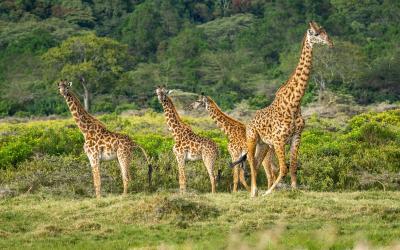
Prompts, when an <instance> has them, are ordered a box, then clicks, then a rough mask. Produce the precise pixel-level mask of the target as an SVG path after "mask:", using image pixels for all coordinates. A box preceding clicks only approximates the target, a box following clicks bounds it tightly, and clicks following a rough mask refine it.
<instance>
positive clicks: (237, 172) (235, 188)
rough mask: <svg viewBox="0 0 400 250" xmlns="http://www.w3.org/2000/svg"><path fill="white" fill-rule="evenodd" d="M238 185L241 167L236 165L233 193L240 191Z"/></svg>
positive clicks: (234, 168)
mask: <svg viewBox="0 0 400 250" xmlns="http://www.w3.org/2000/svg"><path fill="white" fill-rule="evenodd" d="M238 183H239V166H238V165H236V166H235V167H233V192H235V193H236V192H237V191H238Z"/></svg>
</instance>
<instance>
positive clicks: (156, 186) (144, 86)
mask: <svg viewBox="0 0 400 250" xmlns="http://www.w3.org/2000/svg"><path fill="white" fill-rule="evenodd" d="M310 21H316V22H317V23H318V24H319V25H321V26H323V27H324V29H325V30H326V32H327V34H328V35H329V37H330V39H331V40H332V41H333V43H334V47H333V48H328V46H319V45H317V46H315V48H314V49H313V53H314V54H313V59H312V64H313V67H312V71H311V75H310V78H309V81H308V86H307V89H306V92H305V94H304V96H303V98H302V99H301V111H302V114H303V117H304V118H305V123H306V125H305V128H304V131H303V132H302V135H301V143H300V148H299V157H298V170H297V177H298V189H293V188H291V187H290V181H291V180H290V176H286V177H284V178H283V179H282V181H281V183H280V184H279V186H277V188H276V190H275V191H274V192H273V193H271V194H269V195H267V196H261V195H260V196H258V197H256V198H250V193H249V192H248V191H246V189H245V188H244V187H243V186H240V187H239V191H238V192H234V187H233V178H232V172H233V171H232V168H230V167H229V165H230V163H231V157H230V154H229V152H228V147H227V145H228V143H229V142H228V139H227V136H226V135H225V134H224V133H223V131H221V129H219V128H218V127H217V125H216V124H215V122H214V121H213V120H212V119H211V118H210V116H209V114H208V112H207V111H206V110H192V109H191V108H190V107H191V104H192V103H193V102H194V101H195V100H197V99H198V97H199V95H200V94H201V93H204V94H206V95H208V96H210V97H211V98H212V99H213V100H215V102H216V103H217V104H218V106H219V107H220V108H221V110H222V111H224V112H225V113H226V114H228V115H229V116H231V117H233V118H235V119H237V120H239V121H241V122H243V123H247V122H248V121H249V120H250V119H251V118H252V117H254V115H255V113H256V111H257V110H259V109H262V108H264V107H266V106H267V105H269V104H271V102H272V101H273V100H274V98H275V93H276V92H277V90H278V89H279V88H280V87H281V86H282V85H283V84H284V83H285V82H286V81H287V79H288V78H289V76H290V75H291V73H292V72H293V70H294V69H295V67H296V64H297V63H298V61H299V56H300V49H301V46H302V39H303V36H304V33H305V31H306V30H307V29H308V28H309V22H310ZM399 24H400V1H397V0H361V1H360V0H319V1H317V0H1V1H0V249H21V248H29V249H399V247H400V245H399V235H400V225H399V221H400V192H399V190H400V84H399V83H400V43H399V41H400V25H399ZM61 79H67V80H68V82H72V86H71V90H72V92H73V93H75V94H76V96H77V97H78V98H79V100H80V102H81V103H82V105H83V107H84V108H85V109H86V110H88V111H89V113H90V114H93V116H94V117H96V118H97V119H98V120H99V121H100V122H101V123H102V124H104V125H105V127H106V128H107V129H108V130H110V131H113V132H118V133H121V134H123V135H124V136H125V135H128V136H129V137H130V138H131V139H132V140H134V141H135V142H136V143H137V144H138V145H140V146H141V147H143V148H144V150H145V152H147V154H148V157H149V159H150V160H149V161H150V163H151V164H150V165H151V166H152V180H151V181H149V179H148V165H147V162H146V160H147V159H145V158H147V157H144V156H143V155H142V154H140V153H139V152H136V151H135V152H134V153H133V161H132V163H131V166H130V171H131V174H132V180H131V181H130V182H129V185H128V194H126V195H121V194H122V189H123V184H122V179H123V178H121V170H120V168H119V167H118V162H117V161H107V162H106V161H104V162H101V167H100V173H101V183H102V184H101V185H102V186H101V190H102V197H101V198H98V199H95V198H94V197H95V190H94V184H95V181H94V180H93V177H92V170H91V165H90V163H89V160H88V156H87V155H86V153H85V151H84V149H83V144H84V140H85V138H84V136H83V135H82V132H81V131H80V129H79V128H78V126H77V124H76V122H75V120H74V119H73V118H72V116H71V112H70V110H69V109H68V105H67V104H66V101H65V98H64V97H63V96H62V95H60V90H59V87H58V83H59V82H60V80H61ZM162 85H164V86H166V88H168V89H169V90H172V92H171V94H170V95H169V96H170V97H171V99H172V101H173V103H174V104H175V106H176V109H177V113H178V114H179V115H180V117H181V119H182V121H183V123H185V124H187V125H189V126H190V127H191V128H192V129H193V131H194V132H195V133H196V134H198V135H200V136H202V137H204V138H209V139H211V140H212V141H214V142H215V143H216V145H217V147H218V154H219V155H218V158H217V160H216V162H215V166H214V168H215V171H214V172H215V175H216V191H217V193H216V194H211V193H209V192H210V180H209V176H208V173H207V171H206V169H205V167H204V164H203V162H202V161H197V162H193V163H187V165H186V166H185V171H186V177H187V192H186V193H180V191H179V178H178V176H179V171H178V166H177V159H176V157H175V155H174V153H173V150H172V148H173V145H174V137H173V136H172V133H171V131H170V130H169V129H168V127H167V124H166V118H165V116H164V114H163V107H162V106H161V105H160V101H159V99H158V98H157V95H156V93H155V89H156V87H157V86H162ZM82 110H83V109H82ZM282 151H284V150H282ZM286 152H287V153H286V159H283V157H282V159H283V161H285V160H286V161H287V164H288V163H289V152H291V149H290V147H289V146H288V147H287V148H286ZM273 162H274V164H275V165H277V164H278V161H277V159H276V158H273ZM243 169H244V177H245V180H246V181H247V183H248V184H250V168H249V166H248V164H245V165H244V166H243ZM258 172H259V174H258V175H257V179H256V180H257V185H258V187H259V189H260V194H261V191H263V193H264V191H265V190H267V189H268V186H267V178H266V174H265V173H264V171H263V169H260V170H259V171H258Z"/></svg>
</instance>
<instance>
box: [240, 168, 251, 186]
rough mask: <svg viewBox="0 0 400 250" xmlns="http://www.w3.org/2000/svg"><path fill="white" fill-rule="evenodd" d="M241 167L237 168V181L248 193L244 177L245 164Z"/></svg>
mask: <svg viewBox="0 0 400 250" xmlns="http://www.w3.org/2000/svg"><path fill="white" fill-rule="evenodd" d="M242 164H243V165H242V166H241V167H240V168H239V180H240V183H242V185H243V186H244V188H245V189H246V190H247V191H248V192H250V187H249V185H247V182H246V179H245V177H244V169H243V168H244V167H245V163H242Z"/></svg>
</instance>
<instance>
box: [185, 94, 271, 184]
mask: <svg viewBox="0 0 400 250" xmlns="http://www.w3.org/2000/svg"><path fill="white" fill-rule="evenodd" d="M191 108H192V109H200V108H205V109H206V110H207V111H208V112H209V114H210V117H211V119H213V120H214V121H215V123H216V124H217V126H218V127H219V128H220V129H221V130H222V131H223V132H224V133H225V135H226V136H227V137H228V152H229V154H230V155H231V158H232V161H235V160H237V159H239V158H240V157H241V156H242V155H244V154H245V153H246V151H247V149H246V147H247V145H246V125H244V124H243V123H241V122H240V121H238V120H235V119H233V118H232V117H229V116H228V115H227V114H225V113H224V112H222V110H221V109H220V108H219V107H218V105H217V104H216V103H215V101H214V100H213V99H212V98H211V97H209V96H205V95H204V94H203V93H202V94H201V95H200V97H199V99H198V100H196V101H195V102H194V103H192V105H191ZM270 157H272V151H271V153H269V154H268V155H267V156H266V157H265V159H264V160H263V162H262V164H263V167H264V170H265V173H266V175H267V179H268V187H270V186H271V185H272V183H273V181H274V180H275V174H274V171H273V169H275V168H276V167H275V166H274V165H273V163H272V161H271V160H270ZM242 164H243V163H242ZM270 164H272V168H271V165H270ZM233 167H234V169H233V192H237V189H238V182H239V180H240V182H241V183H242V185H243V186H244V187H245V188H246V190H247V191H250V188H249V186H248V185H247V183H246V180H245V178H244V169H243V167H242V168H239V166H238V165H237V164H236V165H234V166H233Z"/></svg>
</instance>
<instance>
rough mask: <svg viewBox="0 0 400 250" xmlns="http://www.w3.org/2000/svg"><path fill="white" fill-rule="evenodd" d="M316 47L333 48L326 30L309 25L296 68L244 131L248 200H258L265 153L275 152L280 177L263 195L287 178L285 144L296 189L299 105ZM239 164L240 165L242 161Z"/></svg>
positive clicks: (293, 184)
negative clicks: (247, 166) (248, 188)
mask: <svg viewBox="0 0 400 250" xmlns="http://www.w3.org/2000/svg"><path fill="white" fill-rule="evenodd" d="M315 44H323V45H328V46H329V47H333V42H332V41H331V39H330V38H329V36H328V34H327V33H326V31H325V29H323V28H322V27H320V26H319V25H318V24H317V23H315V22H313V21H312V22H310V23H309V29H307V31H306V33H305V35H304V39H303V44H302V49H301V56H300V60H299V63H298V65H297V67H296V68H295V70H294V71H293V73H292V75H291V76H290V77H289V79H288V80H287V81H286V83H285V84H284V85H283V86H281V88H280V89H279V90H278V91H277V93H276V94H275V99H274V101H273V102H272V103H271V105H269V106H268V107H266V108H264V109H261V110H258V111H257V112H256V114H255V116H254V118H253V119H252V120H251V121H250V123H249V124H248V125H247V127H246V138H247V158H248V161H249V165H250V171H251V197H255V196H257V184H256V177H257V164H258V162H259V161H258V159H262V158H263V157H264V155H266V154H267V153H268V151H270V150H274V151H275V154H276V156H277V158H278V162H279V175H278V177H277V178H276V180H275V182H274V183H273V184H272V186H271V187H270V188H269V189H268V190H267V191H266V193H265V194H270V193H271V192H272V191H273V190H274V189H275V187H276V185H277V184H278V183H279V182H280V181H281V179H282V178H283V176H285V175H286V172H287V168H286V163H285V145H286V143H291V148H290V151H291V157H290V158H291V159H290V174H291V186H292V187H293V188H296V186H297V179H296V171H297V156H298V148H299V145H300V137H301V132H302V130H303V128H304V120H303V118H302V117H301V110H300V104H301V99H302V97H303V95H304V92H305V90H306V87H307V83H308V79H309V76H310V72H311V61H312V50H313V46H314V45H315ZM242 158H244V157H242ZM240 160H242V161H243V159H240ZM240 160H239V161H238V162H240ZM235 163H237V162H235Z"/></svg>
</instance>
